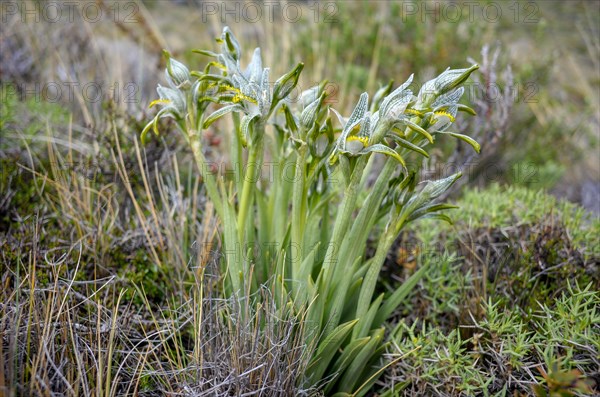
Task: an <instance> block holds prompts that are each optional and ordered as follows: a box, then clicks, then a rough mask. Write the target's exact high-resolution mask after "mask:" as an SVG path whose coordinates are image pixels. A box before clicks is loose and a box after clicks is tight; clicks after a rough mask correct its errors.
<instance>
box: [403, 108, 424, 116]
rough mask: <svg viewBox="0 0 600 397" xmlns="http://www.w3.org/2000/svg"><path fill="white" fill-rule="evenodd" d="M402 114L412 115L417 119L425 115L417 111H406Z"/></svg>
mask: <svg viewBox="0 0 600 397" xmlns="http://www.w3.org/2000/svg"><path fill="white" fill-rule="evenodd" d="M404 113H408V114H413V115H415V116H419V117H423V116H424V115H425V114H424V113H423V112H420V111H418V110H417V109H406V110H405V111H404Z"/></svg>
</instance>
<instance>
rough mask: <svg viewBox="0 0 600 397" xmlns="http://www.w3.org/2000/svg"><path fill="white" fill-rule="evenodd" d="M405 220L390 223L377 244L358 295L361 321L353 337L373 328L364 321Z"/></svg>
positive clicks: (359, 318) (358, 311) (360, 335)
mask: <svg viewBox="0 0 600 397" xmlns="http://www.w3.org/2000/svg"><path fill="white" fill-rule="evenodd" d="M405 222H406V221H405V219H404V217H403V218H402V219H400V220H398V222H395V223H394V224H390V225H388V228H387V230H386V232H385V235H384V236H383V237H382V238H381V239H380V240H379V244H377V249H376V251H375V256H374V257H373V259H372V261H371V265H370V266H369V269H368V270H367V273H366V274H365V277H364V279H363V283H362V287H361V289H360V293H359V296H358V306H357V308H356V318H357V319H358V320H359V323H358V324H357V326H356V327H355V328H354V333H353V335H352V337H353V338H362V337H365V336H367V334H368V332H369V330H370V329H371V325H370V324H366V326H363V324H362V322H363V320H364V318H365V315H366V314H367V311H368V310H369V306H370V304H371V300H372V298H373V293H374V292H375V286H376V284H377V279H378V277H379V273H380V272H381V268H382V267H383V264H384V262H385V258H386V257H387V254H388V252H390V249H391V248H392V245H393V244H394V241H395V240H396V236H398V233H399V232H400V230H402V227H404V224H405Z"/></svg>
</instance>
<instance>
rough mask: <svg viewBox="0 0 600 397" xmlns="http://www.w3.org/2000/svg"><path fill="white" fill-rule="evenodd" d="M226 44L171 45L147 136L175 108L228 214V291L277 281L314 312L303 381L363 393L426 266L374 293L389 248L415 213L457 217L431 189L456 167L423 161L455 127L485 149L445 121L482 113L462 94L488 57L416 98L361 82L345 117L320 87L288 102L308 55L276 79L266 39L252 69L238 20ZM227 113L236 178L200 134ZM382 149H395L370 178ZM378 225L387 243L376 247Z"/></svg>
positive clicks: (308, 315)
mask: <svg viewBox="0 0 600 397" xmlns="http://www.w3.org/2000/svg"><path fill="white" fill-rule="evenodd" d="M218 42H219V43H220V44H221V52H220V53H215V52H211V51H204V50H200V51H196V52H198V53H200V54H203V55H205V56H208V57H211V58H213V60H212V61H211V62H209V63H208V64H207V65H206V67H205V68H204V70H203V71H198V72H190V71H189V69H188V68H187V67H186V66H185V65H183V64H182V63H180V62H178V61H176V60H174V59H172V58H171V57H170V55H169V54H168V53H166V55H167V58H168V61H167V70H166V79H167V82H168V84H169V87H161V86H159V87H158V94H159V96H160V99H158V100H157V101H155V102H153V105H154V104H158V105H161V107H162V109H161V110H160V111H159V112H158V114H157V115H156V117H155V118H154V119H153V120H152V121H151V122H150V123H148V125H147V126H146V127H145V128H144V130H143V132H142V140H145V139H146V137H147V133H148V132H149V131H150V130H151V129H152V130H154V132H155V133H157V134H158V120H159V119H160V118H162V117H171V118H174V119H175V121H176V125H177V127H178V129H179V130H180V131H181V133H182V134H183V136H184V137H185V138H186V139H187V141H188V142H189V144H190V146H191V149H192V152H193V155H194V157H195V160H196V162H197V166H198V168H199V170H200V172H201V174H202V178H203V181H204V184H205V187H206V193H207V195H208V198H209V199H210V200H211V201H212V202H213V204H214V206H215V211H216V213H217V215H218V217H219V218H220V220H221V224H222V241H223V247H222V248H223V251H224V253H225V255H224V258H223V269H224V271H225V273H226V278H225V282H224V287H223V291H224V293H225V294H226V295H227V296H240V297H249V296H250V295H251V294H252V293H253V292H254V291H256V290H257V289H258V288H259V287H260V286H263V285H268V286H269V287H270V288H271V290H272V293H273V296H274V297H275V300H276V301H277V302H280V310H281V311H282V312H285V311H289V310H292V311H295V312H299V313H304V314H303V315H304V318H305V322H306V326H305V327H304V330H305V331H304V336H303V337H304V338H305V340H306V344H307V346H308V349H307V352H308V354H310V355H311V364H310V366H309V369H308V372H307V373H306V380H305V381H306V382H307V383H308V384H323V382H325V381H327V383H326V386H325V392H326V393H327V394H334V395H339V396H342V395H364V394H365V393H366V392H367V390H368V389H369V387H370V386H371V385H372V384H373V383H374V382H375V380H376V379H377V377H378V376H379V374H380V373H381V372H382V369H383V368H382V365H383V364H382V353H383V352H384V351H385V349H386V343H385V335H384V328H383V324H384V322H385V320H386V319H387V318H388V316H389V315H390V314H391V313H392V312H393V311H394V309H395V308H396V307H397V306H398V305H399V304H400V303H401V302H402V301H403V299H404V298H405V297H406V295H407V294H408V292H409V291H410V289H411V288H412V287H413V286H414V285H415V284H416V283H417V281H418V280H419V279H420V278H421V277H422V276H423V274H424V273H425V272H426V271H427V269H426V267H422V268H421V269H419V270H418V271H417V272H416V273H414V275H413V276H412V277H410V278H409V279H408V280H407V281H406V282H405V283H404V284H403V285H402V286H401V287H399V288H398V289H397V290H395V291H393V292H392V293H391V294H389V295H388V296H385V295H384V294H381V295H379V296H374V293H375V287H376V283H377V279H378V275H379V272H380V270H381V267H382V265H383V262H384V260H385V257H386V254H387V252H388V251H389V249H390V247H391V245H392V243H393V241H394V240H395V239H396V237H397V236H398V234H399V232H400V231H401V230H402V228H403V227H404V226H405V225H406V224H408V223H409V222H412V221H414V220H416V219H419V218H438V219H442V220H446V221H448V220H449V218H448V216H447V215H445V214H443V213H441V212H442V211H443V210H445V209H449V208H452V206H450V205H446V204H436V203H434V200H435V199H436V198H437V197H438V196H440V195H441V194H442V193H444V192H445V191H446V190H447V189H449V188H450V186H451V185H452V184H453V183H454V182H455V181H456V180H457V179H458V178H459V177H460V174H455V175H451V176H449V177H447V178H445V179H442V180H438V181H427V182H426V183H423V184H422V185H418V182H419V177H418V171H419V167H420V164H421V163H422V160H423V158H424V157H428V152H427V150H428V149H429V147H431V146H433V145H434V144H435V141H436V140H437V139H438V138H443V137H444V136H446V135H448V136H451V137H455V138H459V139H462V140H464V141H466V142H468V143H469V144H471V145H472V146H473V147H474V149H475V150H476V151H479V145H478V144H477V143H476V142H475V141H474V140H472V139H471V138H470V137H468V136H465V135H461V134H458V133H454V132H451V131H449V128H450V126H452V124H453V122H454V120H455V117H456V115H457V113H458V111H465V112H467V113H474V112H473V111H472V110H471V109H470V108H469V107H467V106H465V105H463V104H460V103H459V100H460V98H461V96H462V95H463V92H464V89H463V88H462V87H460V85H461V84H462V83H463V82H465V81H466V80H467V79H468V77H469V75H470V74H471V73H472V72H473V71H474V70H476V69H477V68H478V66H477V65H473V66H471V67H469V68H466V69H455V70H451V69H447V70H446V71H444V72H443V73H442V74H440V75H439V76H438V77H437V78H435V79H432V80H430V81H428V82H426V83H425V84H424V85H423V86H422V87H421V89H420V91H419V92H418V94H417V95H416V96H415V95H413V92H412V91H411V89H410V86H411V84H412V81H413V78H412V76H411V77H409V78H408V80H407V81H406V82H405V83H404V84H402V85H401V86H399V87H398V88H396V89H394V90H392V84H389V85H387V86H385V87H383V88H381V89H380V90H379V91H377V92H376V93H375V95H374V97H373V100H372V101H371V102H370V103H369V96H368V94H367V93H363V94H362V95H361V96H360V99H359V100H358V103H357V104H356V106H355V108H354V110H353V112H352V113H351V115H350V116H349V117H343V116H342V115H340V114H339V113H338V112H337V111H335V110H334V109H332V108H330V107H329V106H328V105H327V104H326V101H325V99H326V93H325V92H324V89H323V87H324V84H321V85H319V86H316V87H313V88H311V89H309V90H307V91H304V92H303V93H302V95H301V96H300V97H299V98H300V100H299V101H296V102H293V101H292V100H291V95H290V94H291V93H292V91H293V90H294V89H295V88H296V87H297V84H298V80H299V76H300V73H301V71H302V69H303V64H302V63H299V64H298V65H297V66H296V67H295V68H293V69H292V70H291V71H290V72H288V73H287V74H285V75H284V76H282V77H280V78H279V79H278V80H277V81H276V82H275V84H274V85H273V86H271V83H270V80H269V68H263V66H262V61H261V54H260V49H258V48H257V49H256V50H255V51H254V54H253V56H252V61H251V62H250V64H249V65H248V66H247V67H246V68H245V69H242V68H241V65H240V60H241V46H240V44H239V43H238V41H237V40H236V39H235V37H234V36H233V34H232V32H231V31H230V30H229V29H228V28H225V29H224V31H223V34H222V36H221V38H220V39H218ZM230 113H231V114H232V118H233V122H234V130H233V131H232V132H231V139H230V141H231V159H230V160H231V166H232V174H233V177H234V178H233V181H227V180H226V179H225V177H224V175H222V174H218V173H217V174H215V173H213V172H211V171H210V167H209V163H208V161H207V158H206V156H205V152H204V146H205V145H204V143H203V142H202V130H204V129H207V128H209V127H210V126H211V125H212V124H213V123H215V122H217V121H218V120H219V119H221V118H222V117H224V116H225V115H227V114H230ZM332 113H334V114H335V115H336V116H337V119H338V121H339V125H340V127H335V126H334V124H335V123H334V121H333V120H332V118H331V114H332ZM336 134H337V138H336ZM375 153H381V154H384V155H386V156H387V160H386V161H385V163H384V165H383V168H382V169H381V170H379V173H378V175H377V177H376V179H375V182H374V183H370V182H369V177H370V175H372V174H373V171H372V167H373V158H374V156H373V154H375ZM266 156H268V158H269V159H270V164H271V165H273V164H274V165H275V167H274V172H273V173H272V175H271V177H270V178H268V179H265V178H261V171H262V168H263V165H264V160H263V159H264V158H265V157H266ZM411 157H414V158H411ZM407 159H408V160H411V161H410V162H409V161H407ZM290 170H293V172H291V171H290ZM371 234H373V235H374V236H375V237H376V240H377V241H379V243H378V245H377V248H376V251H375V254H374V256H373V257H367V256H366V251H367V238H368V237H369V235H371ZM265 247H270V249H269V250H268V251H267V250H264V248H265ZM257 248H261V249H262V250H260V251H259V250H258V249H257Z"/></svg>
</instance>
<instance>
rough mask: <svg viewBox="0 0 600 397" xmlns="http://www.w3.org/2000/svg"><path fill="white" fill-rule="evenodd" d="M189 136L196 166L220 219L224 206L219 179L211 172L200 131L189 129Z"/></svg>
mask: <svg viewBox="0 0 600 397" xmlns="http://www.w3.org/2000/svg"><path fill="white" fill-rule="evenodd" d="M187 132H188V137H189V141H190V146H191V148H192V154H193V156H194V160H195V161H196V166H197V167H198V169H199V170H200V175H202V180H203V181H204V186H205V187H206V193H207V194H208V196H209V197H210V200H211V201H212V202H213V204H214V206H215V211H216V212H217V215H218V216H219V218H220V219H223V207H222V205H221V202H222V197H221V195H220V194H219V190H218V189H217V181H216V178H215V176H214V175H213V174H212V173H211V172H210V166H209V164H208V162H207V161H206V157H204V153H202V143H201V142H200V139H201V138H200V133H199V132H198V130H196V129H188V130H187Z"/></svg>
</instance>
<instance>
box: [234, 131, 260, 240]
mask: <svg viewBox="0 0 600 397" xmlns="http://www.w3.org/2000/svg"><path fill="white" fill-rule="evenodd" d="M264 128H265V127H264V125H262V124H261V123H256V124H254V126H253V129H256V130H255V131H253V134H252V136H253V137H255V139H253V140H252V142H251V143H250V144H249V145H248V146H249V153H248V163H247V167H246V172H245V173H244V184H243V187H242V197H241V198H240V201H239V212H238V219H237V220H238V221H237V225H238V233H239V241H240V244H242V246H243V244H244V242H245V241H244V232H245V229H246V219H247V218H248V212H249V210H250V207H251V206H252V199H253V197H254V195H253V194H252V190H253V187H255V186H256V182H257V180H256V179H255V178H258V177H259V176H260V174H259V173H260V169H261V167H262V152H263V143H264V132H265V131H264ZM259 163H260V164H259Z"/></svg>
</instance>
